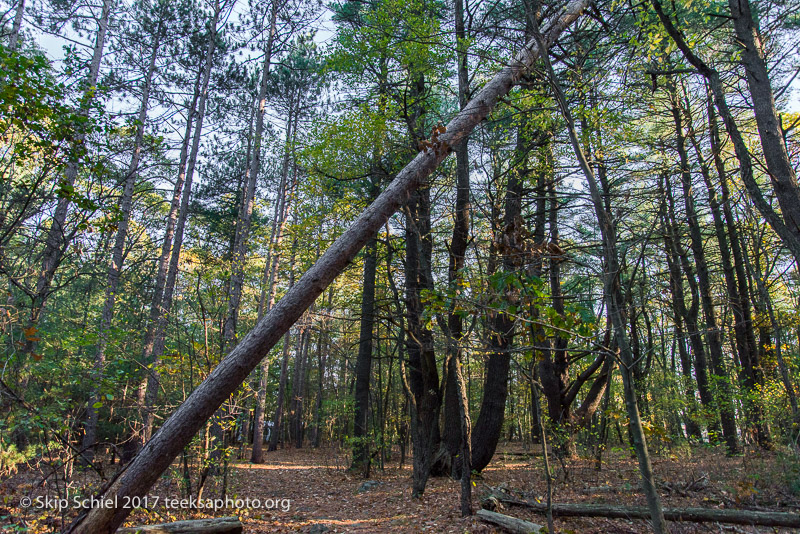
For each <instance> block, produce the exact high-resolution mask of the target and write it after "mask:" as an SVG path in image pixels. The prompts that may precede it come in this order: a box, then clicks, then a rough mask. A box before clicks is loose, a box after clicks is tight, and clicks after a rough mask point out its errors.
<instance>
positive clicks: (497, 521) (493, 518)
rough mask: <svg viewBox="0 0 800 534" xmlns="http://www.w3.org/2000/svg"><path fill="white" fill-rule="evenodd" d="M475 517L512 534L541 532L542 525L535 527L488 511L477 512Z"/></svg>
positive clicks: (528, 522) (527, 522)
mask: <svg viewBox="0 0 800 534" xmlns="http://www.w3.org/2000/svg"><path fill="white" fill-rule="evenodd" d="M476 515H477V516H478V517H480V518H481V519H483V520H484V521H486V522H487V523H491V524H493V525H497V526H498V527H502V528H504V529H506V530H507V531H509V532H512V533H513V534H531V533H532V532H533V533H534V534H539V532H541V531H542V525H537V524H536V523H531V522H530V521H525V520H524V519H517V518H516V517H511V516H510V515H504V514H498V513H497V512H490V511H489V510H478V513H477V514H476Z"/></svg>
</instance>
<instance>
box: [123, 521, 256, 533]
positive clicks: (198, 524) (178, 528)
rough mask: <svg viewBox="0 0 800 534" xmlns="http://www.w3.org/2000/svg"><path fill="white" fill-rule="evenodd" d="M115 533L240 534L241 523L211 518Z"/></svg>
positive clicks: (124, 529) (125, 529)
mask: <svg viewBox="0 0 800 534" xmlns="http://www.w3.org/2000/svg"><path fill="white" fill-rule="evenodd" d="M117 532H118V533H119V534H139V533H141V534H242V522H241V521H239V518H238V517H212V518H207V519H190V520H186V521H175V522H174V523H162V524H160V525H146V526H141V527H132V528H121V529H119V530H117Z"/></svg>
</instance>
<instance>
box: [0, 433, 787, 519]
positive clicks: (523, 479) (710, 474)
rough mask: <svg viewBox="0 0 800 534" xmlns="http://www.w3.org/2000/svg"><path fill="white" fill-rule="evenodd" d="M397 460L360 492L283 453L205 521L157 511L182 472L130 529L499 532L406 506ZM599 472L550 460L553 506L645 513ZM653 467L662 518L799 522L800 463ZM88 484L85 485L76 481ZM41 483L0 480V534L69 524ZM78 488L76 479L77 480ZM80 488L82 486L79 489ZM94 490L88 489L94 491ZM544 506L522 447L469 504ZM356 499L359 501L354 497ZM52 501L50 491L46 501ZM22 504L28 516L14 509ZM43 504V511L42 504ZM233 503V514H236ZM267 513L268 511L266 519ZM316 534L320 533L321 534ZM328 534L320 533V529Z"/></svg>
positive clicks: (254, 468)
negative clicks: (728, 516)
mask: <svg viewBox="0 0 800 534" xmlns="http://www.w3.org/2000/svg"><path fill="white" fill-rule="evenodd" d="M398 457H399V455H396V456H395V458H394V461H393V462H389V463H387V465H386V468H385V469H383V470H381V469H375V468H373V470H372V473H371V476H370V479H369V480H371V481H374V482H373V483H371V484H368V486H369V488H368V489H366V490H363V488H362V484H363V483H364V482H365V479H364V478H363V477H362V476H359V475H357V474H353V473H350V472H348V471H347V462H348V456H347V455H346V454H345V453H344V451H340V450H338V449H331V448H326V449H319V450H312V449H299V450H297V449H287V450H279V451H276V452H273V453H269V454H267V463H265V464H263V465H252V464H249V463H247V462H236V463H232V464H231V465H230V469H229V475H228V481H227V483H228V492H227V495H228V496H229V498H231V499H237V498H238V499H242V500H244V499H250V500H251V501H253V500H254V499H258V500H259V501H260V502H261V503H262V507H261V508H259V509H256V508H253V507H252V506H251V507H250V508H247V507H246V506H245V507H242V508H235V509H221V510H216V511H213V512H211V513H208V512H206V513H202V512H197V511H194V512H192V511H190V510H180V509H176V508H175V506H176V504H175V503H173V506H171V507H170V508H166V507H165V504H166V503H165V502H164V499H165V498H170V499H172V498H177V499H180V498H183V491H182V486H181V480H180V476H179V471H178V465H177V464H175V466H173V469H174V471H173V472H171V473H168V474H166V475H164V476H162V478H161V479H160V480H159V482H158V483H157V484H156V486H155V487H154V488H153V489H152V490H151V492H150V495H151V497H150V499H151V500H150V504H151V505H152V504H153V502H152V501H153V499H154V497H158V498H159V502H157V503H156V504H155V506H151V507H150V508H151V510H144V509H140V510H137V511H136V512H134V513H133V514H132V515H131V517H130V520H131V521H130V522H129V525H142V524H152V523H160V522H166V521H174V520H176V519H186V518H198V517H209V516H226V515H227V516H230V515H238V516H239V517H240V518H241V519H242V521H243V523H244V524H245V532H246V533H278V532H306V533H309V532H314V533H319V532H331V533H332V532H364V533H367V532H392V533H398V534H399V533H418V532H443V533H444V532H448V533H464V532H476V533H491V532H496V530H495V529H494V528H492V527H490V526H488V525H486V524H484V523H482V522H481V521H479V520H478V519H477V518H475V517H470V518H466V519H464V518H461V517H460V514H459V484H458V482H455V481H452V480H449V479H446V478H432V479H431V480H430V481H429V483H428V487H427V490H426V493H425V495H424V497H423V498H422V499H419V500H413V499H411V498H410V487H411V466H410V461H407V462H406V465H405V466H404V467H403V468H400V467H399V466H398V464H397V458H398ZM603 460H604V461H603V465H602V469H601V470H599V471H598V470H596V469H595V466H594V460H592V459H576V460H569V461H565V462H564V464H563V465H562V464H561V463H559V462H558V461H557V460H553V464H554V465H555V467H554V471H555V475H556V479H555V481H554V502H557V503H608V504H616V505H636V506H644V504H645V503H644V498H643V497H642V495H641V492H640V491H639V490H638V487H639V486H638V480H639V474H638V469H637V464H636V461H635V459H632V458H630V456H628V455H627V454H624V453H623V451H622V450H619V449H615V450H612V451H610V452H609V453H607V454H606V455H605V456H604V459H603ZM653 466H654V469H655V471H656V477H657V480H658V481H660V484H659V486H660V490H661V495H662V498H663V504H664V506H665V507H670V508H681V507H708V508H738V509H749V510H761V511H767V510H769V511H783V512H793V513H798V512H799V511H800V467H799V466H800V462H798V460H797V459H791V458H790V457H789V456H788V455H785V454H781V453H776V452H759V451H753V450H750V451H748V452H747V453H745V454H744V455H741V456H736V457H732V458H729V457H726V456H725V455H724V454H723V452H722V451H721V450H720V449H711V448H693V449H691V450H690V449H687V448H684V449H681V450H680V452H669V451H664V452H663V453H662V454H656V455H654V456H653ZM83 476H84V477H88V475H83ZM41 478H42V472H41V471H40V470H38V469H32V468H29V469H24V470H21V471H20V472H19V473H17V474H16V475H15V476H13V477H11V478H9V479H7V480H4V481H0V531H3V532H12V531H14V532H18V531H26V527H27V531H28V532H53V531H58V529H59V527H60V526H61V524H62V521H64V520H69V519H70V515H72V514H74V510H72V508H71V507H72V497H70V502H69V506H70V508H69V509H67V510H66V512H67V513H66V514H65V515H63V516H60V515H59V514H58V513H57V511H56V510H55V509H54V507H53V506H52V505H51V506H49V507H47V508H43V507H41V506H37V505H36V502H37V501H36V500H35V499H36V496H43V495H45V494H47V492H48V487H49V486H48V485H46V484H45V485H43V484H41V482H40V481H41ZM76 478H80V477H76ZM84 482H89V480H88V479H87V480H85V481H84ZM96 483H97V482H95V484H96ZM221 487H222V477H215V478H214V479H213V480H211V482H209V483H208V484H207V485H206V488H205V490H204V492H205V493H204V497H203V498H204V499H206V498H216V497H218V496H219V495H220V489H221ZM497 487H502V488H506V489H507V490H508V491H511V492H524V493H525V494H526V495H527V496H529V497H533V498H539V499H541V500H542V501H544V499H545V487H546V486H545V481H544V475H543V469H542V461H541V456H540V455H539V454H531V451H525V450H523V449H522V448H521V447H516V446H514V447H510V446H509V447H504V448H503V450H502V451H501V452H499V453H498V454H497V455H496V456H495V459H494V461H493V462H492V464H491V465H490V466H489V467H488V468H487V469H486V470H485V471H484V472H483V474H482V475H481V477H480V478H477V479H476V480H475V487H474V494H473V499H474V503H475V507H476V509H477V508H479V507H480V501H481V499H482V498H483V497H484V496H485V495H487V494H488V493H489V492H490V491H491V488H497ZM360 489H361V491H360ZM51 491H52V490H51ZM24 496H28V497H32V498H33V499H34V505H33V506H31V507H29V508H27V509H23V508H21V507H20V506H19V502H20V499H21V498H22V497H24ZM39 502H42V501H39ZM239 504H241V503H239ZM265 506H268V507H269V508H271V509H265ZM504 513H507V514H509V515H513V516H515V517H519V518H522V519H527V520H529V521H533V522H535V523H538V524H545V523H546V521H545V518H544V517H543V516H541V515H536V514H534V513H532V512H530V511H528V510H526V509H524V508H519V507H512V508H510V509H506V510H504ZM555 526H556V529H557V530H558V531H559V532H563V533H568V532H580V533H620V534H623V533H624V534H637V533H640V532H647V531H648V527H647V523H646V522H644V521H628V520H610V519H603V518H563V519H558V518H556V522H555ZM323 527H324V528H323ZM325 529H327V530H325ZM670 529H671V532H673V533H688V532H789V531H788V530H781V529H773V528H761V529H757V528H754V527H749V526H741V525H737V526H733V525H721V524H714V523H704V524H699V523H677V522H675V523H670Z"/></svg>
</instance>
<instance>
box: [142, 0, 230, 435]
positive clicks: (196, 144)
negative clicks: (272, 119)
mask: <svg viewBox="0 0 800 534" xmlns="http://www.w3.org/2000/svg"><path fill="white" fill-rule="evenodd" d="M221 11H222V6H221V5H220V3H219V0H216V2H215V4H214V15H213V17H212V20H211V24H210V26H209V27H210V30H211V33H210V35H209V41H208V48H207V50H206V57H205V62H204V67H203V81H202V82H201V87H202V88H201V90H200V98H199V100H198V104H197V122H196V123H195V125H194V134H193V138H192V148H191V152H190V154H189V158H188V160H187V165H186V179H185V182H184V187H183V193H182V195H181V204H180V210H179V212H178V218H177V221H176V224H175V235H174V238H173V243H172V248H171V253H170V259H169V269H168V271H167V277H166V282H165V284H164V293H163V295H162V298H161V302H160V303H159V306H158V312H159V315H158V319H157V320H156V323H155V329H154V333H153V340H152V345H145V350H144V352H145V354H144V355H143V356H144V358H143V359H144V361H145V362H147V367H148V373H147V377H146V379H145V380H144V381H143V382H142V385H141V386H140V388H139V391H140V393H139V399H141V400H142V403H141V404H140V406H142V413H143V425H142V426H143V429H142V432H141V435H140V436H139V443H138V444H137V449H138V448H140V447H141V444H142V443H144V442H145V441H147V440H149V439H150V436H151V435H152V432H153V423H154V417H155V413H154V411H153V405H154V404H155V400H156V396H157V395H158V388H159V377H158V374H159V372H158V367H159V366H160V364H161V356H162V354H163V353H164V343H165V336H166V328H167V322H168V319H169V313H170V309H171V307H172V297H173V294H174V291H175V284H176V282H177V278H178V271H179V266H180V254H181V247H182V245H183V234H184V231H185V228H186V219H187V217H188V215H189V199H190V197H191V193H192V180H193V178H194V170H195V166H196V165H197V155H198V152H199V150H200V139H201V137H202V134H203V119H204V118H205V111H206V103H207V100H208V85H209V81H210V79H211V70H212V67H213V64H214V53H215V51H216V44H217V24H218V22H219V17H220V13H221ZM148 352H150V354H147V353H148Z"/></svg>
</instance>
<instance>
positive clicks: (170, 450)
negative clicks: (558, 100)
mask: <svg viewBox="0 0 800 534" xmlns="http://www.w3.org/2000/svg"><path fill="white" fill-rule="evenodd" d="M588 3H589V2H588V0H572V1H571V2H570V3H569V4H568V5H567V6H566V8H565V9H564V11H563V12H562V13H561V14H560V15H559V16H558V17H557V18H556V19H555V20H553V21H552V22H551V23H550V24H549V26H548V27H547V29H546V30H545V31H544V32H543V34H544V45H545V46H546V47H548V46H550V45H552V44H553V43H554V42H555V40H556V39H557V38H558V36H559V35H560V34H561V33H562V32H563V31H564V30H565V29H566V28H567V27H568V26H569V25H571V24H572V23H573V22H574V21H575V20H576V19H577V18H578V16H579V15H580V13H581V12H582V11H583V9H584V8H585V7H586V6H587V5H588ZM539 56H540V47H539V46H538V45H537V42H536V40H531V41H530V42H528V43H527V44H526V45H525V46H524V47H523V48H522V50H521V51H520V52H519V53H518V54H517V56H516V57H515V58H514V60H513V61H512V62H511V64H510V65H508V66H506V67H505V68H503V70H501V71H500V72H499V73H498V74H497V75H496V76H495V77H494V78H492V80H491V81H489V83H487V84H486V86H484V88H483V89H481V91H480V92H478V93H477V95H476V96H475V97H474V98H473V99H472V100H471V101H470V102H469V104H467V106H466V107H464V109H462V110H461V112H460V113H459V114H458V115H456V116H455V118H453V119H452V120H451V121H450V123H449V124H447V127H446V131H445V132H444V133H442V134H441V135H439V136H438V138H437V139H436V140H435V142H432V143H429V146H427V147H426V148H425V150H423V151H422V152H420V153H419V154H417V156H416V157H415V158H414V159H413V160H412V161H411V162H410V163H409V164H408V165H406V167H405V168H404V169H403V170H402V171H400V173H399V174H398V175H397V177H395V179H394V180H393V181H392V183H391V184H390V185H389V186H388V187H387V188H386V190H385V191H384V192H383V193H382V194H381V195H380V196H379V197H378V198H377V199H376V200H375V202H373V203H372V205H370V206H369V207H367V208H366V209H365V210H364V212H363V213H362V214H361V215H360V216H359V217H358V219H356V221H355V222H354V223H353V225H352V226H351V227H350V228H349V229H348V230H347V231H346V232H345V233H344V234H342V236H341V237H339V239H337V240H336V241H335V242H334V243H333V244H332V245H331V246H330V248H329V249H328V250H327V251H326V252H325V254H324V255H323V256H322V257H321V258H320V259H319V260H318V261H317V262H316V263H315V264H314V266H313V267H311V268H310V269H309V270H308V271H306V273H305V274H304V275H303V277H302V278H301V279H300V280H299V281H298V282H297V283H296V284H295V285H294V287H293V288H292V289H291V290H290V291H288V292H287V293H286V295H285V296H284V297H283V298H282V299H281V300H280V302H278V304H277V305H276V306H275V307H274V308H272V310H270V312H269V313H268V314H267V315H265V316H264V317H263V318H262V319H261V320H260V321H259V322H258V324H257V325H256V326H255V328H253V330H251V331H250V333H249V334H247V336H245V338H244V339H243V340H242V341H241V342H240V343H239V344H238V345H237V346H236V348H234V349H233V350H232V351H231V353H230V354H228V356H227V357H226V358H225V359H224V360H223V361H222V362H220V364H219V365H218V366H217V367H216V368H215V369H214V371H212V373H211V374H210V375H209V376H208V378H206V379H205V380H204V381H203V383H202V384H200V385H199V386H198V387H197V389H195V390H194V392H192V394H191V395H190V396H189V398H188V399H186V401H185V402H184V403H183V404H181V406H180V407H178V409H177V410H176V411H175V413H173V414H172V416H171V417H170V418H169V419H168V420H167V421H166V422H165V423H164V424H163V426H162V427H161V428H160V429H159V430H158V432H157V433H156V434H155V435H154V436H153V437H152V438H151V439H150V441H148V442H147V444H146V445H145V446H144V448H143V449H142V450H141V452H140V453H139V454H138V455H137V456H136V457H135V458H134V459H133V461H131V463H130V464H128V466H127V468H126V469H124V470H123V471H121V472H120V473H119V474H118V475H117V476H116V477H115V479H114V480H112V481H111V483H110V484H109V485H108V486H107V487H106V489H105V490H104V491H103V492H102V498H103V499H104V500H106V499H114V501H112V502H119V503H122V502H126V499H125V498H126V497H128V498H132V497H136V496H143V495H145V494H146V493H147V491H148V490H149V489H150V487H151V486H152V485H153V483H154V482H155V481H156V480H158V477H160V476H161V473H163V472H164V471H165V470H166V469H167V468H168V467H169V465H170V464H171V463H172V461H173V460H174V458H175V457H176V456H177V455H178V453H179V452H180V451H181V450H183V448H184V447H185V446H186V445H187V444H188V443H189V441H191V439H192V438H193V437H194V435H195V434H196V433H197V431H198V430H199V429H200V428H201V427H202V426H203V424H205V422H206V420H207V419H208V418H209V417H211V415H212V414H213V413H214V412H215V411H216V410H217V408H219V407H220V406H221V405H222V403H223V402H224V401H225V400H226V399H227V398H228V397H229V396H230V395H231V393H233V392H234V391H235V390H236V388H238V387H239V385H240V384H241V383H242V382H243V381H244V380H245V379H246V378H247V376H248V375H249V374H250V372H251V371H252V370H253V369H255V367H256V366H257V365H258V364H259V362H260V361H261V359H262V358H263V357H264V356H266V354H267V353H268V351H269V350H270V349H271V348H272V347H273V346H274V345H275V343H277V342H278V340H279V339H280V338H281V336H283V334H284V333H285V332H286V331H287V330H289V328H291V326H292V325H293V324H294V323H295V321H297V320H298V319H299V318H300V316H301V315H302V314H303V312H304V311H305V310H306V309H307V308H308V307H309V306H310V305H311V304H312V303H313V302H314V301H315V300H316V298H317V297H318V296H319V295H320V294H322V292H323V291H324V290H325V288H326V287H328V285H329V284H330V283H331V282H333V280H334V279H335V278H336V276H338V275H339V273H341V272H342V271H343V270H344V269H345V267H347V265H348V264H349V263H350V262H351V261H352V259H353V258H354V257H355V255H356V254H357V253H358V251H359V250H361V248H362V247H363V246H364V245H365V244H366V243H367V241H369V239H370V238H371V237H372V236H373V235H374V234H375V233H376V232H377V231H378V229H379V228H380V227H381V226H383V225H384V224H385V223H386V221H388V219H389V217H391V216H392V214H393V213H394V212H395V211H397V210H398V209H399V208H400V207H401V206H402V205H403V204H404V203H405V202H406V201H407V200H408V198H409V195H410V193H411V192H413V191H414V190H415V189H416V188H417V187H419V186H420V185H421V184H422V183H423V182H424V180H425V179H426V178H427V177H428V176H429V175H430V174H431V173H432V172H433V171H434V170H435V169H436V167H438V166H439V164H440V163H441V162H442V161H443V160H444V159H445V158H446V157H447V155H448V154H449V153H450V152H451V151H452V149H453V147H455V146H457V145H458V143H459V142H460V141H461V140H462V139H464V138H465V137H467V136H468V135H469V134H470V132H472V130H473V129H474V128H475V126H477V125H478V124H479V123H480V122H481V121H482V120H483V119H484V118H486V116H487V115H488V114H489V113H490V112H491V111H492V109H494V107H495V105H496V104H497V102H498V100H499V99H500V98H502V97H504V96H505V95H507V94H508V93H509V91H511V89H512V88H513V87H514V86H515V85H516V84H517V82H518V81H519V80H520V78H521V77H522V75H523V74H525V73H526V72H527V71H528V70H529V69H530V67H531V66H532V65H533V63H534V61H535V60H536V59H537V58H538V57H539ZM129 513H130V509H128V508H94V509H91V510H88V511H87V512H86V513H85V514H83V515H81V516H79V517H78V518H77V519H76V520H75V521H74V522H73V523H72V524H71V525H70V526H69V527H68V528H67V530H66V532H70V533H86V534H101V533H110V532H114V531H115V530H116V529H117V528H118V527H119V526H120V525H121V524H122V523H123V521H125V518H126V517H127V516H128V514H129Z"/></svg>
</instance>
